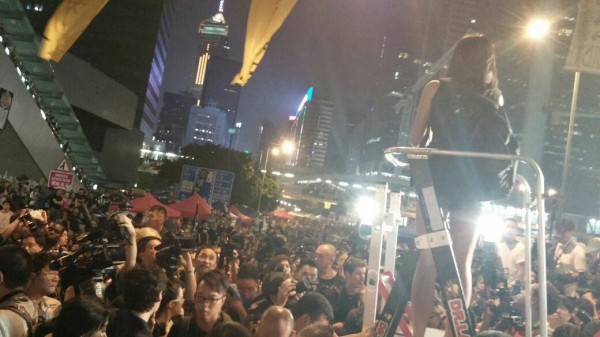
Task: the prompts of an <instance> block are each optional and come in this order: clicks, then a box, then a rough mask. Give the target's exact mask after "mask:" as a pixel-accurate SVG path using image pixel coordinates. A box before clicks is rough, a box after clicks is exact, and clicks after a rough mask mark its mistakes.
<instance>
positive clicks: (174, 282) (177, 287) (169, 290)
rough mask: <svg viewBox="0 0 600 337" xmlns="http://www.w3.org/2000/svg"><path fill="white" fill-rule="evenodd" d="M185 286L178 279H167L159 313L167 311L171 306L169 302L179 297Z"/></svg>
mask: <svg viewBox="0 0 600 337" xmlns="http://www.w3.org/2000/svg"><path fill="white" fill-rule="evenodd" d="M182 288H183V284H182V283H181V281H180V280H178V279H167V282H166V284H165V290H164V291H163V293H162V300H161V301H160V306H159V307H158V311H157V313H156V314H157V315H158V314H160V313H162V312H163V311H165V310H166V309H167V308H168V307H169V303H170V302H171V301H174V300H176V299H177V297H179V292H180V291H181V289H182Z"/></svg>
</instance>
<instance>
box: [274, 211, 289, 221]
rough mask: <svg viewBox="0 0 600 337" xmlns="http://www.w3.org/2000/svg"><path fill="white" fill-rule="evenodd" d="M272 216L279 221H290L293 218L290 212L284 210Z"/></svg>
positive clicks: (275, 212)
mask: <svg viewBox="0 0 600 337" xmlns="http://www.w3.org/2000/svg"><path fill="white" fill-rule="evenodd" d="M271 214H272V215H273V217H274V218H277V219H279V220H290V219H291V218H292V216H291V215H289V214H288V212H286V211H283V210H275V211H273V213H271Z"/></svg>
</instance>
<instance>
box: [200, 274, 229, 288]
mask: <svg viewBox="0 0 600 337" xmlns="http://www.w3.org/2000/svg"><path fill="white" fill-rule="evenodd" d="M200 282H204V284H205V285H206V286H207V287H208V288H210V290H212V291H214V292H218V293H221V294H224V293H225V292H227V289H229V280H228V279H227V276H226V275H225V273H223V272H222V271H220V270H211V271H209V272H207V273H206V274H204V275H202V277H201V278H200V280H198V284H199V283H200Z"/></svg>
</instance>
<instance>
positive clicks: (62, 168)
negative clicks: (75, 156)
mask: <svg viewBox="0 0 600 337" xmlns="http://www.w3.org/2000/svg"><path fill="white" fill-rule="evenodd" d="M56 169H57V170H58V171H69V164H67V160H66V159H63V160H62V161H61V162H60V164H58V167H57V168H56Z"/></svg>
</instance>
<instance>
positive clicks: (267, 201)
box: [158, 144, 281, 210]
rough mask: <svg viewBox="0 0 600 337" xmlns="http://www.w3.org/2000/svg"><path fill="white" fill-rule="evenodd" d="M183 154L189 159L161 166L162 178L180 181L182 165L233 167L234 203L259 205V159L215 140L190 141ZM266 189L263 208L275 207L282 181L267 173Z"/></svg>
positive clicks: (227, 169)
mask: <svg viewBox="0 0 600 337" xmlns="http://www.w3.org/2000/svg"><path fill="white" fill-rule="evenodd" d="M182 155H183V156H184V157H186V159H183V158H180V159H178V160H176V161H172V162H170V161H165V162H164V163H163V165H162V167H161V168H160V171H159V174H158V175H159V178H162V179H166V180H167V181H169V182H170V183H178V182H179V180H180V178H181V169H182V168H183V165H192V166H198V167H206V168H210V169H215V170H222V171H231V172H233V173H234V174H235V178H234V180H233V191H232V193H231V204H238V205H248V206H250V207H254V208H256V206H257V203H258V195H259V191H260V188H261V183H262V179H263V175H262V173H261V172H260V170H257V169H256V163H255V162H254V160H253V159H252V156H251V155H249V154H247V153H244V152H239V151H235V150H230V149H226V148H223V147H221V146H218V145H214V144H203V145H198V144H191V145H188V146H186V147H184V148H183V150H182ZM263 193H264V194H263V197H262V198H263V199H262V202H261V209H262V210H271V209H274V208H275V205H276V202H275V200H276V199H279V198H280V197H281V184H280V183H279V182H278V181H277V179H276V178H275V177H274V176H272V175H270V174H267V175H265V182H264V186H263Z"/></svg>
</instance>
